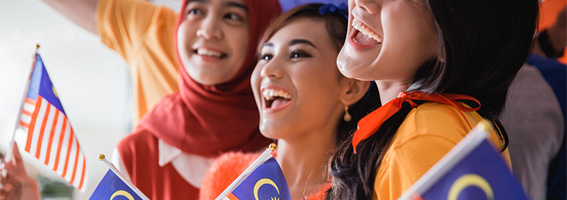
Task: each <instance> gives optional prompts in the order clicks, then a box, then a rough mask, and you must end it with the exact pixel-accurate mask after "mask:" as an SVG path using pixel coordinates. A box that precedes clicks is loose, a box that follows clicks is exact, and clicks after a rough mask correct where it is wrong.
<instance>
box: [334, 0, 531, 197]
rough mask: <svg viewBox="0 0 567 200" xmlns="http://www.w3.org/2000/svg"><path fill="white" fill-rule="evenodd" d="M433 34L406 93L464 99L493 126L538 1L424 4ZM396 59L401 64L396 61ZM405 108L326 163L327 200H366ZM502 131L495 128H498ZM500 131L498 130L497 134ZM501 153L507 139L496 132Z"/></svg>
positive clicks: (521, 58) (524, 52)
mask: <svg viewBox="0 0 567 200" xmlns="http://www.w3.org/2000/svg"><path fill="white" fill-rule="evenodd" d="M427 2H428V5H429V9H430V12H431V14H432V16H433V18H434V21H435V25H436V29H437V33H438V36H437V37H438V41H439V45H438V56H437V58H435V59H432V60H430V61H428V62H426V63H423V65H422V66H421V67H420V68H419V69H418V71H417V73H416V75H415V77H414V80H413V83H412V85H411V86H410V88H409V89H408V90H411V91H413V90H419V91H424V92H428V93H456V94H465V95H469V96H472V97H474V98H476V99H478V100H479V101H480V102H481V104H482V106H481V108H480V109H479V110H478V111H477V112H478V113H479V114H480V115H481V116H482V117H484V118H486V119H489V120H492V121H494V122H495V124H496V125H498V124H499V123H498V122H497V120H498V116H499V115H500V112H501V111H502V109H503V107H504V102H505V101H506V94H507V92H508V87H509V86H510V84H511V82H512V80H513V79H514V77H515V76H516V73H517V72H518V71H519V69H520V68H521V66H522V64H523V63H524V62H525V61H526V59H527V57H528V55H529V51H530V47H531V41H532V38H533V35H534V32H535V30H536V27H537V16H538V0H507V1H506V0H457V1H455V0H427ZM400 59H402V58H400ZM411 109H412V108H411V106H410V105H409V104H408V103H404V104H403V106H402V109H401V110H400V111H399V112H398V113H396V114H395V115H394V116H392V117H391V118H390V119H388V120H386V121H385V122H384V124H382V126H381V127H380V128H379V129H378V130H377V132H376V133H375V134H373V135H372V136H370V137H369V138H367V139H366V140H364V141H362V142H361V143H360V144H359V145H358V147H357V154H354V153H353V147H352V144H351V143H350V141H347V142H344V143H342V144H341V145H340V146H339V147H338V149H337V152H336V153H335V154H334V155H333V156H332V157H331V161H330V164H329V170H330V173H331V175H332V176H333V186H332V188H331V189H330V191H329V192H328V193H327V199H372V198H373V197H372V187H373V185H374V181H375V178H376V172H377V169H378V168H379V167H380V163H381V161H382V157H383V155H384V154H385V153H386V152H385V150H386V149H387V148H388V145H389V144H390V142H391V140H392V138H393V137H394V135H395V134H396V131H397V130H398V127H399V126H400V125H401V123H402V122H403V120H404V119H405V117H406V116H407V114H408V113H409V112H410V110H411ZM498 127H499V128H500V129H502V127H501V126H498ZM502 130H503V129H502ZM499 134H500V135H499V136H500V138H501V139H503V140H504V141H505V142H504V147H502V148H503V149H504V148H506V145H507V135H506V133H505V132H504V131H500V132H499Z"/></svg>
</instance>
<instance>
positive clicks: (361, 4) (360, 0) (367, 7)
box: [354, 0, 379, 14]
mask: <svg viewBox="0 0 567 200" xmlns="http://www.w3.org/2000/svg"><path fill="white" fill-rule="evenodd" d="M376 1H377V0H354V3H355V8H358V9H362V10H364V11H366V12H368V13H370V14H376V13H378V9H379V8H378V2H376Z"/></svg>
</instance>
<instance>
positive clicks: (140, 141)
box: [116, 127, 158, 158]
mask: <svg viewBox="0 0 567 200" xmlns="http://www.w3.org/2000/svg"><path fill="white" fill-rule="evenodd" d="M157 142H158V140H157V138H156V137H155V136H154V135H152V134H151V133H150V132H148V131H147V130H146V129H143V128H141V127H138V129H136V131H134V132H133V133H131V134H130V135H128V136H126V137H124V138H123V139H122V140H120V142H118V145H117V146H116V147H117V149H118V152H119V153H120V156H121V157H122V158H127V157H130V156H134V155H135V154H136V152H138V153H152V152H158V143H157ZM129 155H130V156H129Z"/></svg>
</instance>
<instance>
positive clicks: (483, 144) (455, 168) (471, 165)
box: [399, 121, 528, 200]
mask: <svg viewBox="0 0 567 200" xmlns="http://www.w3.org/2000/svg"><path fill="white" fill-rule="evenodd" d="M490 130H491V125H490V123H489V122H488V121H482V122H481V123H479V125H477V126H476V127H475V128H474V129H473V130H472V131H471V132H470V133H469V134H468V135H467V136H465V138H463V139H462V140H461V142H459V143H458V144H457V145H456V146H455V147H453V149H452V150H451V151H449V153H447V155H445V156H444V157H443V158H442V159H441V160H439V162H437V164H435V165H434V166H433V167H431V169H429V171H427V172H426V173H425V174H424V175H423V176H422V177H421V178H420V179H419V180H418V181H417V182H416V183H415V184H414V185H413V186H412V187H410V188H409V189H408V190H407V191H406V192H404V194H403V195H402V196H401V197H400V198H399V200H429V199H447V200H457V199H459V200H473V199H474V200H476V199H489V200H493V199H499V200H500V199H504V200H506V199H510V200H512V199H514V200H522V199H528V198H527V196H526V194H525V193H524V190H523V188H522V186H521V185H520V183H519V182H518V181H517V180H516V178H515V177H514V175H513V174H512V172H511V171H510V168H509V167H508V165H507V164H506V163H505V162H504V160H503V159H502V157H501V156H500V153H498V151H497V150H496V149H495V148H494V146H493V145H492V144H491V143H490V141H489V140H488V139H487V135H488V134H489V131H490Z"/></svg>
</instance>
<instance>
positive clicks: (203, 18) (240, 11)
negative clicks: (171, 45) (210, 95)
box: [177, 0, 249, 85]
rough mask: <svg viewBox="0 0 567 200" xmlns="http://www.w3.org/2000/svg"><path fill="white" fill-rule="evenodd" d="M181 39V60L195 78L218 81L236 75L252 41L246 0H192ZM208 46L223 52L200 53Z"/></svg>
mask: <svg viewBox="0 0 567 200" xmlns="http://www.w3.org/2000/svg"><path fill="white" fill-rule="evenodd" d="M182 14H183V15H184V16H183V21H182V22H181V24H180V25H179V28H178V30H177V31H178V34H177V42H178V51H179V57H180V59H181V62H182V63H183V65H184V66H185V69H186V71H187V73H188V74H189V76H191V78H193V80H195V81H197V82H198V83H200V84H204V85H217V84H221V83H225V82H227V81H229V80H230V79H232V78H233V77H234V76H235V75H236V73H237V72H238V71H239V69H240V67H241V66H242V65H243V63H244V60H245V58H246V53H247V50H248V43H249V37H248V36H249V28H248V27H249V24H248V21H249V19H248V10H247V7H246V2H245V1H244V0H220V1H211V0H199V1H190V2H188V4H187V6H186V9H185V11H184V12H183V13H182ZM199 49H200V50H206V51H209V52H214V53H215V54H219V55H221V56H220V57H217V56H209V55H206V54H199V53H197V50H199Z"/></svg>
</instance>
